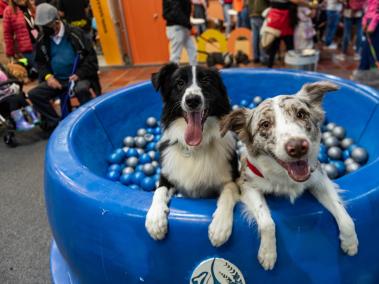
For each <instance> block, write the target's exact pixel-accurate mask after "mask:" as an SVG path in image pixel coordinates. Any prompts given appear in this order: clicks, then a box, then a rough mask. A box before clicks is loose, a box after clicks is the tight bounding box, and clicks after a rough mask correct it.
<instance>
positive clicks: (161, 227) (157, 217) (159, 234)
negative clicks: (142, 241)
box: [145, 205, 169, 240]
mask: <svg viewBox="0 0 379 284" xmlns="http://www.w3.org/2000/svg"><path fill="white" fill-rule="evenodd" d="M168 212H169V209H168V207H167V206H166V205H156V206H152V207H150V209H149V211H148V212H147V215H146V221H145V227H146V229H147V231H148V233H149V234H150V236H151V237H152V238H153V239H154V240H163V239H164V237H165V236H166V233H167V223H168V221H167V214H168Z"/></svg>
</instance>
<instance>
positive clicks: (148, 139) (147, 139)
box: [143, 133, 155, 142]
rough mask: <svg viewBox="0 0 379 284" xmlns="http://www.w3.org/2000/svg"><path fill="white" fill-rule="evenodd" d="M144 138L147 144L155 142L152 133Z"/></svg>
mask: <svg viewBox="0 0 379 284" xmlns="http://www.w3.org/2000/svg"><path fill="white" fill-rule="evenodd" d="M143 138H145V141H146V142H151V141H154V140H155V136H154V135H153V134H150V133H146V134H145V135H144V136H143Z"/></svg>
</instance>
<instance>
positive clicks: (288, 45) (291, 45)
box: [283, 35, 294, 51]
mask: <svg viewBox="0 0 379 284" xmlns="http://www.w3.org/2000/svg"><path fill="white" fill-rule="evenodd" d="M283 40H284V43H285V45H286V49H287V51H288V50H292V49H294V41H293V35H289V36H284V37H283Z"/></svg>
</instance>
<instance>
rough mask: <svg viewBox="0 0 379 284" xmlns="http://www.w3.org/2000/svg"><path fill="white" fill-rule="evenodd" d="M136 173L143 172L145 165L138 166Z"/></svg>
mask: <svg viewBox="0 0 379 284" xmlns="http://www.w3.org/2000/svg"><path fill="white" fill-rule="evenodd" d="M135 171H136V172H143V165H138V166H137V167H136V169H135Z"/></svg>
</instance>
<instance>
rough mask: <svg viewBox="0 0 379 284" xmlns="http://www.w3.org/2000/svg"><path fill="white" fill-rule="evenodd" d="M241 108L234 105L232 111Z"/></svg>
mask: <svg viewBox="0 0 379 284" xmlns="http://www.w3.org/2000/svg"><path fill="white" fill-rule="evenodd" d="M239 108H240V107H239V106H238V105H233V106H232V110H236V109H239Z"/></svg>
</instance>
